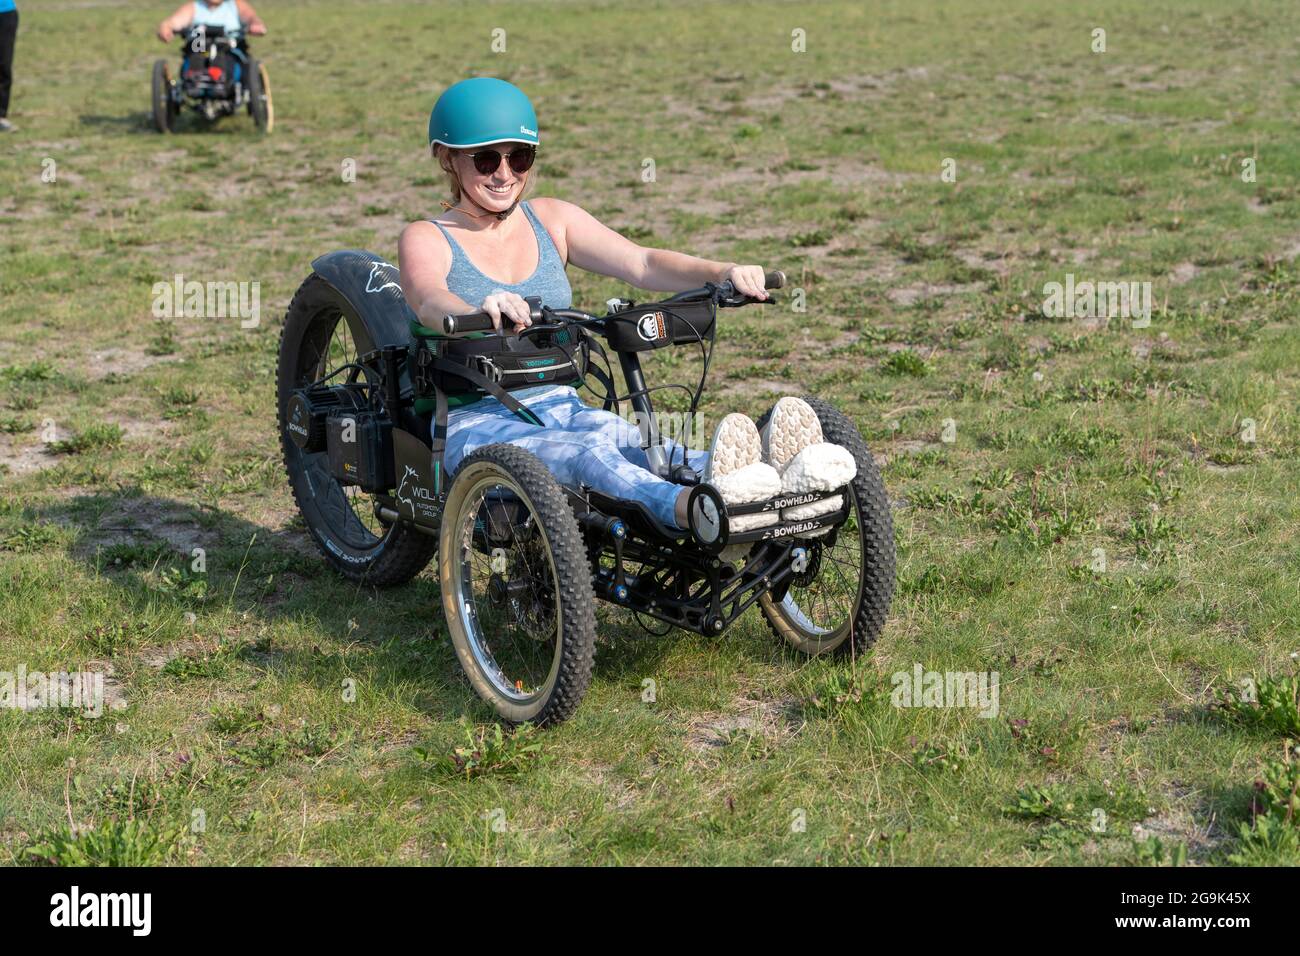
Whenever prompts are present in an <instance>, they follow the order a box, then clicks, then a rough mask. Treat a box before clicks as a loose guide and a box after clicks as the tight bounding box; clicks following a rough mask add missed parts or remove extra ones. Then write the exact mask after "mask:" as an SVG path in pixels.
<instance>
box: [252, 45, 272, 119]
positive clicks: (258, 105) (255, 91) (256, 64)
mask: <svg viewBox="0 0 1300 956" xmlns="http://www.w3.org/2000/svg"><path fill="white" fill-rule="evenodd" d="M248 115H250V116H251V117H253V122H254V123H255V124H256V125H257V128H258V129H260V130H261V131H262V132H263V133H269V132H271V129H272V127H274V126H275V107H274V106H273V105H272V104H271V79H270V77H268V76H267V75H266V67H265V66H264V65H263V64H262V61H261V60H255V59H253V58H252V57H249V60H248Z"/></svg>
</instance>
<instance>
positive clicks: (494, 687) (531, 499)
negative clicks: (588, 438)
mask: <svg viewBox="0 0 1300 956" xmlns="http://www.w3.org/2000/svg"><path fill="white" fill-rule="evenodd" d="M438 552H439V559H438V564H439V573H440V576H441V579H442V603H443V609H444V611H445V614H446V620H447V628H448V630H449V631H450V632H451V640H452V644H453V645H454V646H455V648H456V656H457V657H458V658H459V659H460V663H461V666H462V667H463V668H464V669H465V673H466V675H467V676H468V677H469V681H470V683H471V684H472V685H473V687H474V690H475V691H477V692H478V695H479V696H480V697H482V698H483V700H485V701H486V702H487V703H488V704H490V705H491V706H492V707H493V709H494V710H496V712H497V714H498V715H499V716H500V717H502V718H503V719H505V720H507V721H510V722H511V723H522V722H524V721H531V722H533V723H535V724H539V725H540V724H546V723H558V722H559V721H561V720H564V719H566V718H567V717H569V716H571V715H572V714H573V712H574V710H576V709H577V706H578V704H579V702H580V701H581V700H582V697H583V695H584V694H585V693H586V691H587V685H588V683H589V682H590V680H591V668H592V660H593V658H594V656H595V645H596V613H595V607H594V605H595V603H596V598H595V595H594V593H593V592H592V589H591V566H590V565H589V564H588V563H587V549H586V547H585V545H584V544H583V539H582V535H581V534H580V533H579V531H578V523H577V521H576V520H575V519H574V517H573V511H572V510H571V509H570V508H569V506H568V504H567V502H566V501H565V499H564V492H563V491H562V490H561V489H560V486H559V485H558V484H557V483H556V481H555V479H554V477H552V475H551V473H550V472H549V471H547V470H546V466H545V465H543V464H542V462H541V461H540V460H539V459H538V458H537V457H536V456H534V455H533V454H531V453H530V452H528V451H525V450H524V449H522V448H518V447H516V446H514V445H506V444H496V445H488V446H487V447H486V448H482V449H479V450H478V451H476V452H474V453H473V454H471V455H469V456H468V457H466V458H465V460H464V461H463V462H461V464H460V467H459V468H457V469H456V476H455V478H454V479H453V480H452V483H451V487H450V488H449V489H448V491H447V505H446V508H445V510H444V511H443V516H442V530H441V535H440V537H439V541H438Z"/></svg>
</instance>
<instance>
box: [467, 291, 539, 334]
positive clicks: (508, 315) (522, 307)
mask: <svg viewBox="0 0 1300 956" xmlns="http://www.w3.org/2000/svg"><path fill="white" fill-rule="evenodd" d="M479 310H480V311H482V312H486V313H487V314H488V315H489V316H490V317H491V318H492V328H494V329H495V330H496V331H498V332H500V331H501V323H502V320H503V319H504V320H506V321H508V322H511V323H513V324H514V330H515V331H516V332H519V331H521V330H523V329H526V328H528V326H530V325H532V324H533V320H532V318H531V317H530V315H529V309H528V303H527V302H525V301H524V298H523V296H521V295H519V294H517V293H515V292H506V291H505V290H504V289H496V290H494V291H493V292H492V293H491V294H490V295H489V296H488V297H487V298H485V299H484V300H483V304H482V305H480V306H479Z"/></svg>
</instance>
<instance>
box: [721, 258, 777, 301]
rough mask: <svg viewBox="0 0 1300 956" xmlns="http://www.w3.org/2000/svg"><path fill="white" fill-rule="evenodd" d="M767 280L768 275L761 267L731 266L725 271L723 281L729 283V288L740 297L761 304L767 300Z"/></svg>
mask: <svg viewBox="0 0 1300 956" xmlns="http://www.w3.org/2000/svg"><path fill="white" fill-rule="evenodd" d="M767 279H768V273H766V272H764V271H763V267H762V266H732V267H731V268H730V269H728V270H727V275H726V279H725V280H724V281H727V282H730V283H731V287H732V288H733V289H735V290H736V292H737V293H739V294H740V295H744V296H748V297H749V298H751V299H757V300H759V301H760V302H763V301H766V300H767V298H768V294H767V289H766V287H767Z"/></svg>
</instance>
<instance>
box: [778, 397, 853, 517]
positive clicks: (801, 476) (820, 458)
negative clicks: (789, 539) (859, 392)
mask: <svg viewBox="0 0 1300 956" xmlns="http://www.w3.org/2000/svg"><path fill="white" fill-rule="evenodd" d="M760 437H761V439H762V442H763V452H764V454H765V455H766V457H767V460H768V461H769V462H770V463H771V464H772V465H773V466H774V467H775V468H776V469H777V471H778V472H780V474H781V494H783V495H797V494H804V493H806V492H810V491H834V490H835V489H836V488H843V487H844V486H845V485H847V484H848V483H849V482H850V481H852V480H853V479H854V477H856V476H857V473H858V465H857V462H855V461H854V460H853V455H852V454H850V453H849V450H848V449H847V448H844V447H843V446H841V445H832V444H831V443H830V442H828V441H826V440H825V437H824V436H823V435H822V425H821V421H820V420H819V419H818V418H817V412H816V411H815V410H814V409H813V407H812V406H811V405H809V404H808V403H807V402H805V401H804V400H803V399H802V398H795V397H793V396H790V395H787V396H786V397H785V398H782V399H781V400H780V401H778V402H777V403H776V405H775V406H774V407H773V409H772V414H771V415H769V416H768V419H767V424H766V425H765V426H764V427H763V433H762V435H761V436H760ZM843 505H844V499H843V496H842V495H836V496H834V497H833V498H826V499H823V500H821V501H814V502H811V503H809V504H806V505H795V506H794V507H792V508H785V509H783V510H782V511H781V520H782V521H801V520H804V519H807V518H816V517H817V516H819V515H824V514H829V513H831V512H832V511H838V510H839V509H840V508H841V507H843ZM819 533H823V534H824V533H825V532H819ZM813 536H814V537H815V536H816V535H813Z"/></svg>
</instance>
